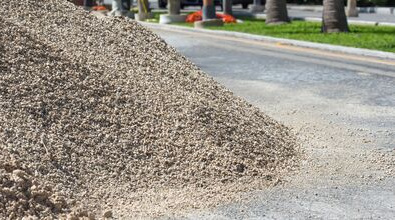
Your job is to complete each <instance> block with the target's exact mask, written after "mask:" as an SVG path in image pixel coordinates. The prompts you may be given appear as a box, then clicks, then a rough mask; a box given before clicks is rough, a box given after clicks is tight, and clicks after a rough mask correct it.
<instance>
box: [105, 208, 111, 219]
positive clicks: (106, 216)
mask: <svg viewBox="0 0 395 220" xmlns="http://www.w3.org/2000/svg"><path fill="white" fill-rule="evenodd" d="M103 217H104V218H111V217H112V211H111V210H107V211H105V212H104V213H103Z"/></svg>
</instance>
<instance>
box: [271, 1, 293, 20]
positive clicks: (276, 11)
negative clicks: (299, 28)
mask: <svg viewBox="0 0 395 220" xmlns="http://www.w3.org/2000/svg"><path fill="white" fill-rule="evenodd" d="M288 22H289V17H288V11H287V2H286V0H267V1H266V24H282V23H288Z"/></svg>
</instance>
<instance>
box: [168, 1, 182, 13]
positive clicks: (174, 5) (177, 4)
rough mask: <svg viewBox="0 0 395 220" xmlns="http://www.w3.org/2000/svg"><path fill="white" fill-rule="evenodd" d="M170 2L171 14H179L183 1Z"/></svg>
mask: <svg viewBox="0 0 395 220" xmlns="http://www.w3.org/2000/svg"><path fill="white" fill-rule="evenodd" d="M168 2H169V14H170V15H179V14H180V9H181V1H180V0H168Z"/></svg>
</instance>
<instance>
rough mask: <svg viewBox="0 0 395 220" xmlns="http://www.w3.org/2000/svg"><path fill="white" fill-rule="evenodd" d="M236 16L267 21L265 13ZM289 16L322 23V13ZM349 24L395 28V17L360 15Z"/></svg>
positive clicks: (302, 12)
mask: <svg viewBox="0 0 395 220" xmlns="http://www.w3.org/2000/svg"><path fill="white" fill-rule="evenodd" d="M234 15H236V16H252V17H255V18H257V19H265V18H266V14H265V13H258V14H251V13H250V12H248V11H246V10H238V9H235V10H234ZM288 15H289V16H290V18H291V19H292V20H303V21H317V22H321V21H322V11H321V12H320V11H318V10H317V11H307V10H299V9H292V7H291V9H288ZM348 23H349V24H364V25H384V26H395V15H390V14H374V13H359V17H349V18H348Z"/></svg>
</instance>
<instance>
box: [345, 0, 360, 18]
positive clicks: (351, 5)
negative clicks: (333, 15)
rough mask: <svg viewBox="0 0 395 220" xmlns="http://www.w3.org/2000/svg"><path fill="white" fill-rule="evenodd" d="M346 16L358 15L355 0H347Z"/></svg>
mask: <svg viewBox="0 0 395 220" xmlns="http://www.w3.org/2000/svg"><path fill="white" fill-rule="evenodd" d="M346 15H347V17H358V8H357V0H347V10H346Z"/></svg>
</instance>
